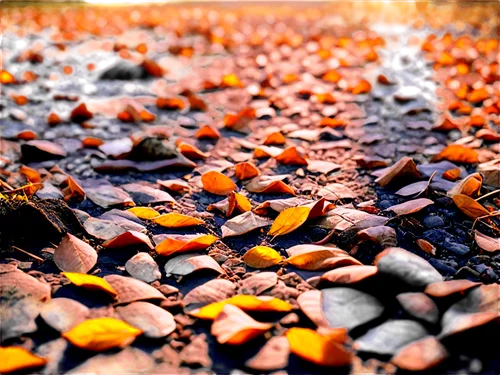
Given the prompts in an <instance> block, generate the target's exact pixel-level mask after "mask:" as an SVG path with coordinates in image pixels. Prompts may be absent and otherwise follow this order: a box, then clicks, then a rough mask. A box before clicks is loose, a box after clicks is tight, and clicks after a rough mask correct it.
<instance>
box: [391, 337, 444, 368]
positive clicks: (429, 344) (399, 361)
mask: <svg viewBox="0 0 500 375" xmlns="http://www.w3.org/2000/svg"><path fill="white" fill-rule="evenodd" d="M447 357H448V352H447V351H446V349H445V347H444V346H443V345H441V343H440V342H439V341H438V340H437V339H436V338H435V337H432V336H429V337H426V338H423V339H421V340H418V341H415V342H412V343H410V344H408V345H406V346H404V347H403V348H401V349H400V350H399V351H398V352H397V353H396V354H395V355H394V357H392V359H391V363H392V364H394V365H396V366H398V367H399V368H400V369H402V370H407V371H425V370H429V369H431V368H433V367H435V366H437V365H439V364H440V363H441V362H443V361H444V360H445V359H446V358H447Z"/></svg>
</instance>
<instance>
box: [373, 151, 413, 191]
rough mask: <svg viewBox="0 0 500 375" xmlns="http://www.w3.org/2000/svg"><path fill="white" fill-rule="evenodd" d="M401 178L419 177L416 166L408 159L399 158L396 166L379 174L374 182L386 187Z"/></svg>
mask: <svg viewBox="0 0 500 375" xmlns="http://www.w3.org/2000/svg"><path fill="white" fill-rule="evenodd" d="M403 177H407V178H412V177H415V178H416V177H420V172H419V171H418V169H417V165H416V164H415V162H414V161H413V159H412V158H410V157H407V156H406V157H404V158H401V159H400V160H399V161H398V162H397V163H396V164H394V165H392V166H391V167H389V168H386V169H384V170H383V171H382V173H381V174H380V177H378V178H377V179H376V180H375V182H376V183H377V184H379V185H380V186H386V185H388V184H390V183H391V182H392V181H393V180H396V179H401V178H403Z"/></svg>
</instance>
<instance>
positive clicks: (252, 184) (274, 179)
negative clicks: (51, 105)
mask: <svg viewBox="0 0 500 375" xmlns="http://www.w3.org/2000/svg"><path fill="white" fill-rule="evenodd" d="M283 178H284V177H283V176H258V177H254V178H252V179H251V180H250V181H249V182H248V183H247V184H246V185H245V189H246V190H247V191H249V192H251V193H264V194H274V193H284V194H292V195H295V191H294V190H293V189H292V188H291V187H290V186H288V185H287V184H285V183H284V182H283V181H281V180H282V179H283Z"/></svg>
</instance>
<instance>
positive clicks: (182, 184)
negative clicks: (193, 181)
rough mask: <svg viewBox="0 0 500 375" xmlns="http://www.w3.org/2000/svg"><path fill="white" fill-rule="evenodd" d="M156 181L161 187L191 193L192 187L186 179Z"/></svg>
mask: <svg viewBox="0 0 500 375" xmlns="http://www.w3.org/2000/svg"><path fill="white" fill-rule="evenodd" d="M156 183H157V184H158V185H160V186H161V187H163V188H165V189H167V190H170V191H173V192H175V193H179V194H180V193H189V192H190V191H191V187H190V186H189V184H188V183H187V182H186V181H182V180H157V181H156Z"/></svg>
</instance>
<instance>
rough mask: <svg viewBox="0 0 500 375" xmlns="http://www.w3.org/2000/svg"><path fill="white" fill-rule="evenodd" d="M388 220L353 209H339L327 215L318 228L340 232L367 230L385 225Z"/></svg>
mask: <svg viewBox="0 0 500 375" xmlns="http://www.w3.org/2000/svg"><path fill="white" fill-rule="evenodd" d="M387 220H388V218H386V217H383V216H377V215H372V214H369V213H368V212H364V211H361V210H355V209H352V208H344V207H337V208H334V209H333V210H331V211H330V212H328V213H327V214H326V216H325V217H324V218H323V219H321V220H320V221H319V222H318V226H320V227H323V228H330V229H334V230H339V231H345V230H348V229H355V228H356V229H365V228H370V227H373V226H378V225H384V224H385V223H386V222H387Z"/></svg>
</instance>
